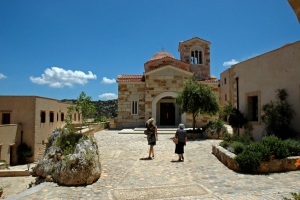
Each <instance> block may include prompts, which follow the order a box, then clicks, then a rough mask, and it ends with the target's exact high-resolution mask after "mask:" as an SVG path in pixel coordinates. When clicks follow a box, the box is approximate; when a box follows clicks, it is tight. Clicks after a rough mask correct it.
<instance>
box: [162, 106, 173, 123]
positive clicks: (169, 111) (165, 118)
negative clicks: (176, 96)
mask: <svg viewBox="0 0 300 200" xmlns="http://www.w3.org/2000/svg"><path fill="white" fill-rule="evenodd" d="M160 125H164V126H166V125H168V126H174V125H175V106H174V104H173V103H160Z"/></svg>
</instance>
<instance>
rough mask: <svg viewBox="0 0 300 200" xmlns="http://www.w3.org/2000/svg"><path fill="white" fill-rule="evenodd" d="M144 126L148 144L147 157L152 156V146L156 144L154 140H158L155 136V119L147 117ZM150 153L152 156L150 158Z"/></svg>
mask: <svg viewBox="0 0 300 200" xmlns="http://www.w3.org/2000/svg"><path fill="white" fill-rule="evenodd" d="M146 127H147V130H148V135H147V140H148V145H150V149H149V156H148V159H152V158H154V148H153V147H154V146H155V145H156V141H158V137H157V127H156V126H155V120H154V119H153V118H150V119H148V121H147V123H146ZM151 155H152V158H151Z"/></svg>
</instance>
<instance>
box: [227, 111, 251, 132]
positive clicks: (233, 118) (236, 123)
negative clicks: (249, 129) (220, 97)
mask: <svg viewBox="0 0 300 200" xmlns="http://www.w3.org/2000/svg"><path fill="white" fill-rule="evenodd" d="M246 123H247V119H246V118H245V117H244V113H242V112H241V111H240V110H238V109H237V108H233V109H232V111H231V114H230V116H229V124H230V125H231V126H232V128H235V129H237V128H242V127H243V126H244V124H246Z"/></svg>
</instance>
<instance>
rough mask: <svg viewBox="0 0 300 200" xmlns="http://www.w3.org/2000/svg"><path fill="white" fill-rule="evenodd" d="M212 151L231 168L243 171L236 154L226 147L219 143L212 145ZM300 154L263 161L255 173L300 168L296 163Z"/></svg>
mask: <svg viewBox="0 0 300 200" xmlns="http://www.w3.org/2000/svg"><path fill="white" fill-rule="evenodd" d="M212 153H213V154H214V155H215V156H216V157H217V158H218V159H219V160H220V161H221V162H222V163H223V164H224V165H225V166H227V167H228V168H229V169H231V170H234V171H238V172H241V169H240V168H239V166H238V164H237V163H236V162H235V161H234V157H235V156H236V155H235V154H233V153H231V152H230V151H228V150H226V149H224V148H223V147H221V146H219V145H212ZM299 158H300V156H293V157H287V158H284V159H275V160H270V161H269V162H261V164H260V167H259V168H258V169H257V170H255V171H254V172H255V173H274V172H287V171H295V170H300V168H299V167H298V168H297V167H296V165H295V163H296V161H297V160H298V159H299Z"/></svg>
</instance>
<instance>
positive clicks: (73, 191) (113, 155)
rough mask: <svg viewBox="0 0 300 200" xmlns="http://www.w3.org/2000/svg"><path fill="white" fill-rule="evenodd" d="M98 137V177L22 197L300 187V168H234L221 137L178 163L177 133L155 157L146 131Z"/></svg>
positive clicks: (238, 193)
mask: <svg viewBox="0 0 300 200" xmlns="http://www.w3.org/2000/svg"><path fill="white" fill-rule="evenodd" d="M158 134H159V133H158ZM95 139H96V140H97V142H98V145H99V152H100V160H101V165H102V173H101V178H100V179H99V180H98V181H96V182H95V183H94V184H92V185H88V186H81V187H65V186H58V185H57V184H55V183H51V184H49V185H48V186H45V187H43V188H41V189H39V190H37V191H35V192H33V193H31V194H28V195H26V196H24V195H23V196H21V194H23V193H21V194H20V195H19V196H18V198H16V199H104V200H106V199H107V200H118V199H122V197H124V198H123V199H126V198H127V199H168V200H177V199H182V200H191V199H193V200H195V199H204V200H206V199H213V200H214V199H216V200H217V199H218V200H220V199H224V200H225V199H226V200H228V199H229V200H230V199H243V200H244V199H250V200H251V199H255V200H259V199H283V197H287V198H291V195H290V193H291V192H298V191H299V189H300V171H293V172H286V173H276V174H268V175H250V174H242V173H237V172H234V171H232V170H230V169H228V168H227V167H226V166H224V165H223V164H222V163H221V162H220V161H219V160H218V159H217V158H216V157H215V156H214V155H213V154H212V153H211V151H212V144H216V143H219V142H220V141H219V140H196V141H188V142H187V146H186V147H185V161H184V162H176V160H177V158H178V157H177V155H176V154H175V153H174V149H175V145H174V144H173V142H172V135H163V134H162V135H160V134H159V136H158V139H159V140H158V142H157V145H156V146H155V147H154V150H155V159H153V160H145V159H144V158H146V157H147V156H148V150H149V146H148V145H147V140H146V137H145V136H144V135H138V134H118V131H117V130H103V131H100V132H97V133H95ZM27 178H30V177H27ZM25 179H26V178H25ZM2 180H3V179H1V177H0V182H2ZM26 180H27V179H26ZM18 181H19V180H16V181H15V183H14V184H15V185H17V184H18ZM11 184H13V182H12V183H11ZM203 191H205V192H203ZM19 192H20V190H17V189H16V190H15V193H19ZM180 195H181V196H180Z"/></svg>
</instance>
